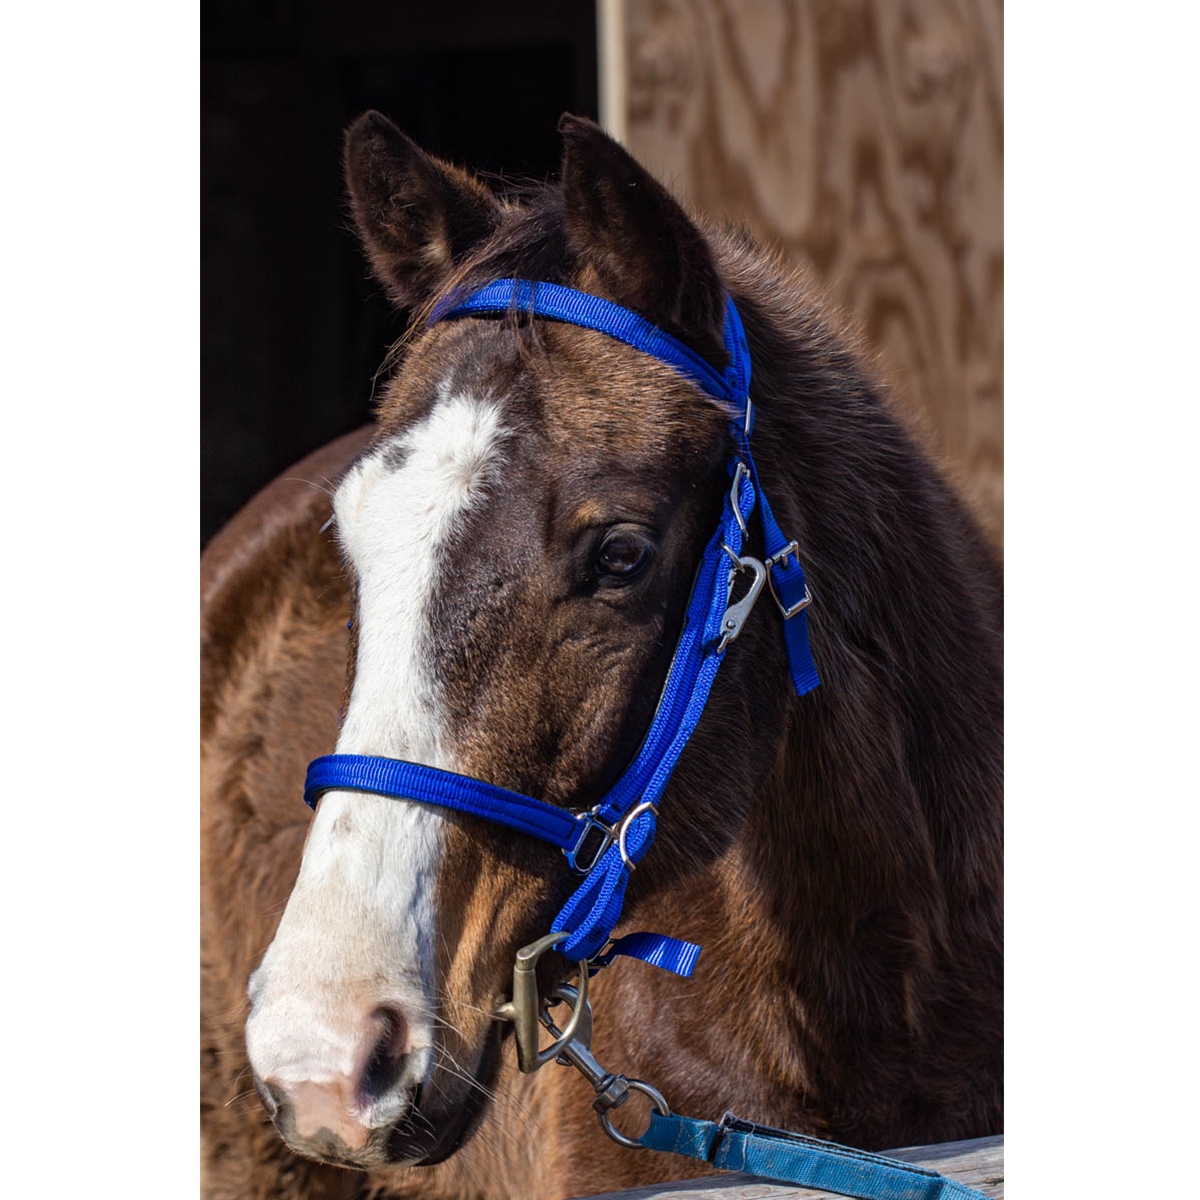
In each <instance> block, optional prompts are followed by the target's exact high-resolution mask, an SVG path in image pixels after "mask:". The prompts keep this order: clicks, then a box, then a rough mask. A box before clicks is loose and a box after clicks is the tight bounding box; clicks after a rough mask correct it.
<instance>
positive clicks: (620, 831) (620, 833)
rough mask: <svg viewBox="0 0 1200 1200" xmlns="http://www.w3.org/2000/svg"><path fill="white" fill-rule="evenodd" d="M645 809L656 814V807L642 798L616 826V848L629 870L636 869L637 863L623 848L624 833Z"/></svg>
mask: <svg viewBox="0 0 1200 1200" xmlns="http://www.w3.org/2000/svg"><path fill="white" fill-rule="evenodd" d="M647 811H649V812H652V813H653V814H654V815H655V816H656V817H657V816H658V809H657V808H656V807H655V806H654V804H653V803H651V801H649V800H643V801H642V802H641V804H638V805H636V806H635V807H634V808H631V809H630V810H629V812H627V813H626V814H625V815H624V816H623V817H622V818H621V824H620V825H619V826H617V849H618V850H620V852H621V861H622V862H623V863H624V864H625V865H626V866H627V867H628V868H629V869H630V870H631V871H636V870H637V863H635V862H634V861H633V860H632V859H631V858H630V857H629V854H628V852H627V851H626V849H625V835H626V833H628V832H629V827H630V825H632V824H633V822H634V819H635V818H637V817H640V816H641V815H642V813H644V812H647Z"/></svg>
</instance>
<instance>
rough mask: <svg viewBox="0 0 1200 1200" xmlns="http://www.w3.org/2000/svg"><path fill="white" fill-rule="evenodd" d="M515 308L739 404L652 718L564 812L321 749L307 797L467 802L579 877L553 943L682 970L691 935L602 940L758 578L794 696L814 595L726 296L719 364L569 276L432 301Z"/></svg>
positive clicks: (418, 770) (801, 690) (451, 778)
mask: <svg viewBox="0 0 1200 1200" xmlns="http://www.w3.org/2000/svg"><path fill="white" fill-rule="evenodd" d="M513 311H519V312H523V313H527V314H529V315H530V316H535V317H543V318H545V319H548V320H552V321H561V322H565V323H567V324H571V325H579V326H582V327H583V328H585V329H594V330H597V331H598V332H600V333H604V334H607V335H608V336H609V337H612V338H615V339H616V340H617V341H621V342H624V343H626V344H627V345H629V346H632V347H634V349H636V350H640V351H641V352H642V353H644V354H648V355H650V356H651V357H652V358H656V359H658V360H659V361H660V362H663V363H666V365H667V366H669V367H672V368H674V369H675V370H676V371H678V372H679V373H680V374H681V375H683V376H684V377H685V378H686V379H688V380H689V381H690V382H692V383H693V384H695V385H696V386H697V387H699V388H701V389H702V390H703V391H705V392H707V393H708V395H710V396H712V397H714V398H715V399H717V400H720V401H722V402H723V403H725V404H726V405H728V406H729V407H730V408H732V409H733V411H734V413H735V414H736V416H735V419H734V420H733V421H732V422H731V426H732V433H733V449H732V452H731V454H730V458H729V464H728V467H729V476H730V487H729V491H728V492H727V494H726V497H725V504H724V507H723V509H722V512H721V519H720V522H719V523H718V525H717V529H716V532H715V533H714V534H713V535H712V537H711V538H710V539H709V542H708V545H707V546H706V547H705V550H704V554H703V556H702V557H701V559H700V565H699V568H698V570H697V572H696V578H695V582H694V583H693V586H692V594H691V599H690V600H689V601H688V607H687V613H686V615H685V617H684V623H683V632H682V633H681V634H680V636H679V642H678V645H677V646H676V648H675V656H674V658H673V659H672V661H671V667H670V670H669V671H668V672H667V679H666V683H665V684H664V685H663V690H662V695H661V696H660V698H659V702H658V708H657V710H656V712H655V714H654V720H653V721H652V722H651V725H650V729H649V731H648V732H647V733H646V736H645V739H644V740H643V742H642V745H641V748H640V749H639V750H638V752H637V754H636V756H635V757H634V760H633V762H632V763H631V764H630V766H629V767H628V768H627V769H626V771H625V773H624V774H623V775H622V776H621V778H620V779H618V780H617V782H616V783H615V784H614V785H613V787H612V789H611V790H610V791H609V792H608V794H607V795H606V796H605V797H604V799H603V800H601V801H600V803H599V804H597V805H595V806H594V807H593V808H592V809H590V810H589V811H588V812H584V813H572V812H568V811H567V810H565V809H561V808H557V807H555V806H554V805H552V804H547V803H546V802H545V801H543V800H537V799H534V798H533V797H532V796H523V795H520V794H519V793H517V792H510V791H507V790H506V789H504V788H500V787H495V786H494V785H492V784H490V783H484V782H482V781H481V780H478V779H470V778H468V777H466V776H463V775H456V774H454V773H453V772H450V771H440V770H437V769H435V768H433V767H426V766H421V765H420V764H418V763H408V762H400V761H398V760H396V759H390V758H377V757H374V756H370V755H362V754H329V755H325V756H324V757H323V758H318V759H315V760H314V761H313V762H312V763H310V764H309V768H308V777H307V779H306V781H305V786H304V801H305V803H306V804H308V805H309V806H310V807H312V808H315V807H316V804H317V799H318V797H319V796H320V795H321V793H322V792H324V791H328V790H330V789H332V788H338V789H348V790H351V791H362V792H375V793H377V794H379V795H383V796H390V797H393V798H394V799H397V800H411V801H418V802H420V803H423V804H439V805H442V806H444V807H446V808H452V809H455V810H456V811H458V812H465V813H470V814H471V815H473V816H476V817H483V818H484V819H485V820H489V821H494V822H496V823H497V824H500V825H505V826H507V827H508V828H510V829H516V830H519V831H520V832H521V833H525V834H529V835H530V836H531V837H536V838H540V839H541V840H542V841H544V842H549V843H550V844H551V845H553V846H558V847H559V848H560V849H561V850H562V851H563V853H564V854H565V855H566V858H567V863H568V865H569V866H570V868H571V869H572V870H573V871H575V872H576V873H578V874H581V875H583V876H584V878H583V880H582V882H581V883H580V885H579V887H578V889H577V890H576V891H575V893H574V895H572V896H571V898H570V899H569V900H568V901H567V903H566V905H565V907H564V908H563V909H562V911H561V912H560V913H559V914H558V916H557V917H556V918H555V920H554V923H553V925H552V926H551V928H552V929H553V930H555V931H562V932H563V933H564V936H563V937H562V938H561V939H560V940H559V941H557V942H555V943H554V948H555V949H556V950H559V951H561V952H562V953H563V954H564V955H566V956H567V957H568V958H571V959H574V960H576V961H581V960H583V959H588V960H590V963H591V966H592V967H602V966H607V965H608V964H609V963H610V962H611V961H612V960H613V959H614V958H615V957H616V956H617V955H626V956H629V957H632V958H640V959H642V960H643V961H644V962H648V963H652V964H654V965H655V966H660V967H664V968H665V969H667V970H669V971H674V972H675V973H676V974H678V975H684V976H687V975H690V974H691V973H692V970H693V968H694V967H695V965H696V960H697V958H698V957H699V954H700V947H699V946H697V945H695V944H694V943H692V942H684V941H680V940H679V939H677V938H671V937H665V936H664V935H662V934H657V933H632V934H629V935H627V936H626V937H623V938H620V939H618V940H617V941H615V942H612V943H611V945H610V944H609V943H610V935H611V933H612V929H613V926H614V925H615V924H616V923H617V920H618V919H619V917H620V915H621V906H622V903H623V902H624V899H625V888H626V885H627V884H628V882H629V876H630V873H631V872H632V870H633V869H634V867H635V866H636V864H637V863H638V862H639V861H640V860H641V858H642V857H643V855H644V854H645V853H646V851H647V850H648V849H649V848H650V843H651V842H652V841H653V840H654V831H655V815H656V813H657V811H658V808H657V806H658V802H659V799H660V798H661V796H662V794H663V791H664V789H665V788H666V786H667V782H668V780H669V779H670V778H671V772H672V771H673V770H674V768H675V764H676V762H678V760H679V756H680V754H681V753H682V752H683V748H684V746H685V745H686V744H687V740H688V738H689V737H691V735H692V731H693V730H694V729H695V728H696V724H697V722H698V721H699V720H700V714H701V713H702V712H703V710H704V704H705V702H706V701H707V699H708V694H709V691H710V690H711V688H712V684H713V680H714V679H715V678H716V674H717V670H718V668H719V667H720V665H721V663H722V661H723V660H724V657H725V651H726V649H727V648H728V646H729V644H730V643H731V642H732V641H733V640H734V639H735V638H736V637H737V636H738V634H739V633H740V632H741V629H742V625H743V623H744V622H745V620H746V618H747V617H748V616H749V614H750V610H751V608H752V607H753V605H754V602H755V600H756V599H757V598H758V594H759V592H760V591H761V590H762V586H763V583H764V582H766V583H767V584H768V585H769V587H770V590H771V593H772V595H773V596H774V598H775V601H776V603H777V605H778V607H779V611H780V613H781V615H782V618H783V628H784V641H785V643H786V645H787V653H788V664H789V669H790V673H791V677H792V682H793V684H794V685H795V688H796V694H797V695H799V696H803V695H804V694H805V693H806V692H809V691H811V690H812V689H813V688H815V687H816V686H817V684H818V683H819V682H820V680H819V679H818V677H817V671H816V667H815V666H814V664H813V659H812V651H811V650H810V648H809V644H808V613H807V611H806V609H807V607H808V605H809V603H810V602H811V596H810V595H809V591H808V588H807V586H806V584H805V580H804V571H803V569H802V568H801V566H800V560H799V558H798V556H797V546H796V543H795V542H794V541H791V540H790V539H788V538H786V537H785V536H784V535H783V533H782V531H781V530H780V528H779V525H778V523H777V522H776V520H775V517H774V514H773V513H772V512H771V507H770V505H769V504H768V503H767V498H766V496H765V495H763V491H762V487H761V485H760V484H759V481H758V472H757V470H756V469H755V466H754V459H753V457H752V455H751V453H750V434H751V432H752V430H753V425H754V406H753V405H752V404H751V402H750V350H749V347H748V346H747V344H746V335H745V332H744V330H743V329H742V322H741V318H740V317H739V316H738V311H737V308H736V307H735V306H734V303H733V301H732V299H730V298H728V297H726V301H725V328H724V341H725V348H726V350H727V351H728V353H729V359H730V361H729V365H728V366H727V367H726V368H725V370H724V371H717V370H716V369H715V368H714V367H713V366H711V365H710V364H709V363H708V362H706V361H705V360H704V359H703V358H701V357H700V356H699V355H698V354H696V353H695V351H693V350H691V349H689V348H688V347H687V346H685V345H684V344H683V343H682V342H680V341H679V340H678V339H677V338H674V337H672V336H671V335H670V334H668V333H666V332H665V331H664V330H662V329H659V328H658V327H657V326H656V325H653V324H651V322H649V321H647V320H645V318H643V317H640V316H639V315H638V314H637V313H635V312H632V311H630V310H629V309H627V308H622V307H621V306H620V305H617V304H613V303H611V302H610V301H608V300H603V299H601V298H600V297H598V296H591V295H588V294H587V293H585V292H579V291H576V290H575V289H573V288H568V287H563V286H561V285H559V284H553V283H542V282H535V281H532V280H527V279H499V280H496V281H495V282H493V283H489V284H487V285H486V286H484V287H482V288H480V289H479V290H478V291H476V292H474V293H473V294H472V295H470V296H468V297H467V298H466V299H465V300H461V301H459V300H455V299H451V300H450V301H449V302H447V303H444V304H443V305H442V306H439V308H438V309H435V311H434V314H433V316H432V317H431V318H430V324H431V325H432V324H434V323H435V322H437V321H450V320H457V319H459V318H462V317H493V316H502V315H504V314H506V313H511V312H513ZM756 503H757V505H758V509H759V514H760V519H761V521H762V528H763V542H764V547H765V558H764V560H763V561H760V560H758V559H756V558H753V557H751V556H749V555H746V554H743V553H742V539H743V537H744V536H745V534H746V532H747V522H748V521H749V520H750V518H751V515H752V514H753V512H754V508H755V505H756ZM746 573H748V574H749V580H748V583H749V586H748V588H744V589H742V592H743V594H742V595H741V596H740V597H739V599H737V600H736V601H735V600H734V599H733V594H734V585H735V581H736V580H737V578H738V576H739V575H743V574H746ZM606 947H607V950H605V948H606ZM601 951H605V952H604V953H601Z"/></svg>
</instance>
